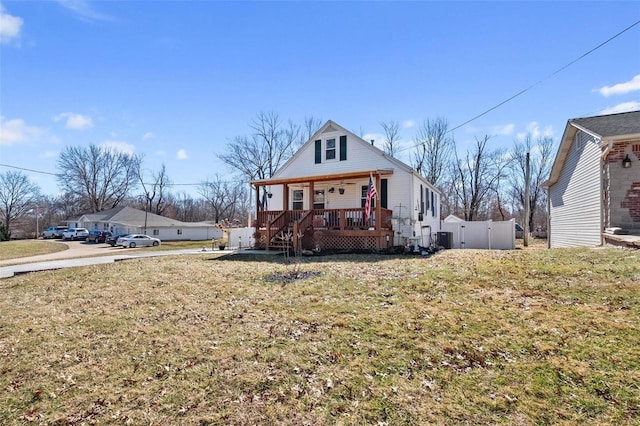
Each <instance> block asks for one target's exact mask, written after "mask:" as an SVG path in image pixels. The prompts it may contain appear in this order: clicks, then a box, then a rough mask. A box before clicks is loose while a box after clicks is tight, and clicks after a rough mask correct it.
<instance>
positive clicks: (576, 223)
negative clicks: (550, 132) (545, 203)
mask: <svg viewBox="0 0 640 426" xmlns="http://www.w3.org/2000/svg"><path fill="white" fill-rule="evenodd" d="M600 152H601V151H600V148H599V147H598V144H597V143H596V142H595V141H594V139H593V137H592V136H590V135H588V134H586V133H584V132H582V131H578V132H577V134H576V137H575V139H574V141H573V144H572V146H571V149H570V152H569V154H568V156H567V159H566V161H565V164H564V167H563V169H562V172H561V173H560V178H559V180H558V182H556V183H555V184H554V185H552V186H551V187H550V188H549V202H550V246H551V247H552V248H555V247H576V246H598V245H600V244H601V243H602V239H601V238H602V237H601V234H602V218H601V215H602V213H601V183H600V181H601V179H600Z"/></svg>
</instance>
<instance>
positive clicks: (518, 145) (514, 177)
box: [509, 134, 554, 232]
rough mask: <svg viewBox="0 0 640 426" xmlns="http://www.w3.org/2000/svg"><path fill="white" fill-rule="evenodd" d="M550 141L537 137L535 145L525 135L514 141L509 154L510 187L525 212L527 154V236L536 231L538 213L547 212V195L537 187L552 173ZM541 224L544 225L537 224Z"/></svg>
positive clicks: (551, 146)
mask: <svg viewBox="0 0 640 426" xmlns="http://www.w3.org/2000/svg"><path fill="white" fill-rule="evenodd" d="M553 148H554V143H553V139H552V138H550V137H547V136H544V137H539V138H538V139H537V140H536V141H535V142H534V141H533V137H532V136H531V134H527V135H526V136H525V138H524V140H522V141H515V142H514V147H513V151H512V153H511V156H512V159H513V161H511V166H510V171H511V173H510V174H509V183H510V186H511V191H512V194H513V198H514V199H515V200H517V202H518V207H519V208H523V209H524V203H525V173H526V157H527V153H530V162H529V165H530V172H531V182H530V184H529V232H532V231H533V230H534V228H535V225H534V217H535V215H536V214H540V212H541V211H546V206H545V205H546V202H547V194H546V192H545V191H544V190H543V189H542V187H541V186H540V185H541V184H542V182H544V181H545V179H547V178H548V176H549V173H550V172H551V166H552V163H553V154H554V150H553ZM539 222H541V223H543V222H544V221H539Z"/></svg>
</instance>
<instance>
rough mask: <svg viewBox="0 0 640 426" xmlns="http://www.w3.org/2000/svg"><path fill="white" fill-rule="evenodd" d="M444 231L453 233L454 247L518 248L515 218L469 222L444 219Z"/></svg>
mask: <svg viewBox="0 0 640 426" xmlns="http://www.w3.org/2000/svg"><path fill="white" fill-rule="evenodd" d="M441 228H442V231H444V232H451V233H453V248H456V249H459V248H468V249H489V250H514V249H515V248H516V222H515V219H511V220H507V221H498V222H494V221H492V220H486V221H478V222H467V221H444V222H443V223H442V226H441Z"/></svg>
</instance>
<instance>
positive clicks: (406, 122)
mask: <svg viewBox="0 0 640 426" xmlns="http://www.w3.org/2000/svg"><path fill="white" fill-rule="evenodd" d="M412 127H416V122H415V120H404V121H403V122H402V128H403V129H411V128H412Z"/></svg>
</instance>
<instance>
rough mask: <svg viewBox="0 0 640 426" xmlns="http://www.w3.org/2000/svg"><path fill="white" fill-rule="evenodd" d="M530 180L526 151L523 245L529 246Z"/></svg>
mask: <svg viewBox="0 0 640 426" xmlns="http://www.w3.org/2000/svg"><path fill="white" fill-rule="evenodd" d="M530 181H531V168H530V167H529V153H528V152H527V157H526V161H525V172H524V235H523V238H524V241H523V242H524V246H525V247H528V246H529V209H530V202H529V184H530Z"/></svg>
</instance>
